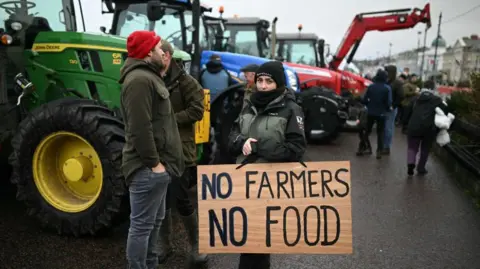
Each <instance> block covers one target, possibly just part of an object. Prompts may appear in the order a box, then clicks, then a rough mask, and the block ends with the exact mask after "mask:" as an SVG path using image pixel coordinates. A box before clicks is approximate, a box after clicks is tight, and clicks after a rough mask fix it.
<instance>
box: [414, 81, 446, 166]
mask: <svg viewBox="0 0 480 269" xmlns="http://www.w3.org/2000/svg"><path fill="white" fill-rule="evenodd" d="M433 88H434V83H433V82H430V81H426V82H425V89H424V90H423V91H422V92H421V93H420V95H419V96H418V97H416V98H415V99H414V100H413V101H412V102H411V104H410V107H409V110H408V111H407V113H408V114H407V115H406V119H405V120H406V121H408V125H407V144H408V149H407V174H408V175H409V176H412V175H413V174H414V171H415V168H417V172H418V174H419V175H425V174H427V173H428V171H427V169H426V168H425V166H426V164H427V161H428V156H429V155H430V150H431V148H432V145H433V143H434V141H435V139H436V137H437V133H438V131H439V129H438V128H437V127H436V125H435V108H437V107H439V108H440V109H441V110H443V112H444V113H445V115H447V114H448V112H449V111H448V106H447V105H446V104H445V103H444V102H443V100H442V98H440V97H439V96H436V95H435V94H434V93H433V91H432V90H433ZM419 152H420V157H419V159H418V163H417V154H418V153H419Z"/></svg>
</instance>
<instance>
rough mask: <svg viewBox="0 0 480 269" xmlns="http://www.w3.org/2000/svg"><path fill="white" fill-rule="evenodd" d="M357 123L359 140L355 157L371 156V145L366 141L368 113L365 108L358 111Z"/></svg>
mask: <svg viewBox="0 0 480 269" xmlns="http://www.w3.org/2000/svg"><path fill="white" fill-rule="evenodd" d="M358 121H359V123H358V138H360V142H359V143H358V150H357V156H362V155H370V154H372V145H370V141H369V140H368V133H367V122H368V111H367V108H366V107H364V108H362V109H361V110H360V112H359V114H358Z"/></svg>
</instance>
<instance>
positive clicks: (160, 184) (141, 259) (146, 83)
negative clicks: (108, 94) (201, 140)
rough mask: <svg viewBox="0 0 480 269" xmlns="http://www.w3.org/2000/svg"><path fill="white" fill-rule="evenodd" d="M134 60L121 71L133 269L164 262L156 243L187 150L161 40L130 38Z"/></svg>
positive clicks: (140, 34)
mask: <svg viewBox="0 0 480 269" xmlns="http://www.w3.org/2000/svg"><path fill="white" fill-rule="evenodd" d="M127 51H128V58H127V60H126V61H125V64H124V66H123V67H122V69H121V76H120V83H121V84H122V91H121V112H122V115H123V118H124V122H125V133H126V136H125V140H126V142H125V145H124V148H123V156H122V169H123V174H124V176H125V179H126V183H127V184H128V186H129V191H130V210H131V214H130V229H129V231H128V239H127V250H126V252H127V260H128V263H129V267H128V268H131V269H153V268H156V267H157V264H158V254H157V251H156V249H155V248H156V242H157V241H158V234H159V231H160V226H161V223H162V220H163V218H164V217H165V198H166V195H167V189H168V185H169V183H170V181H171V177H173V178H176V177H179V176H181V174H182V173H183V170H184V166H185V162H184V158H183V153H182V150H181V147H180V146H181V139H180V134H179V132H178V127H177V123H176V120H175V114H174V111H173V106H172V104H171V103H170V98H169V97H170V94H169V92H168V90H167V88H166V87H165V84H164V82H163V80H162V77H161V74H162V73H165V67H166V66H165V63H164V60H163V58H164V52H163V51H162V49H161V38H160V37H159V36H157V35H156V34H155V33H154V32H150V31H135V32H133V33H132V34H131V35H130V36H129V37H128V39H127Z"/></svg>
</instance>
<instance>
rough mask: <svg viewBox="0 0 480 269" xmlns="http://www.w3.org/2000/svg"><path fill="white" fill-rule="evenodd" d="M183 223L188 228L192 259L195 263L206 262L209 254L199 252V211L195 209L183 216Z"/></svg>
mask: <svg viewBox="0 0 480 269" xmlns="http://www.w3.org/2000/svg"><path fill="white" fill-rule="evenodd" d="M182 220H183V224H184V225H185V229H186V230H187V234H188V239H189V240H190V246H191V250H190V260H191V262H193V263H195V264H202V263H206V262H207V260H208V256H207V255H206V254H199V253H198V219H197V212H196V211H194V212H193V214H191V215H190V216H185V217H184V216H182Z"/></svg>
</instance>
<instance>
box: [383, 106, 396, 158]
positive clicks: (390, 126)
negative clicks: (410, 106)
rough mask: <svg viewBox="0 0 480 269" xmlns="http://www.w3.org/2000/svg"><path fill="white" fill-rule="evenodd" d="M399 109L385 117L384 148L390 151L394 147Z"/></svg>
mask: <svg viewBox="0 0 480 269" xmlns="http://www.w3.org/2000/svg"><path fill="white" fill-rule="evenodd" d="M397 111H398V108H394V109H393V110H392V111H389V112H387V114H386V117H385V136H384V139H383V141H384V142H383V148H384V149H390V146H391V145H392V139H393V133H394V132H395V118H396V117H397Z"/></svg>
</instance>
